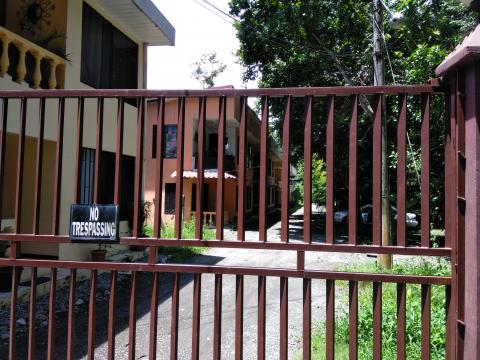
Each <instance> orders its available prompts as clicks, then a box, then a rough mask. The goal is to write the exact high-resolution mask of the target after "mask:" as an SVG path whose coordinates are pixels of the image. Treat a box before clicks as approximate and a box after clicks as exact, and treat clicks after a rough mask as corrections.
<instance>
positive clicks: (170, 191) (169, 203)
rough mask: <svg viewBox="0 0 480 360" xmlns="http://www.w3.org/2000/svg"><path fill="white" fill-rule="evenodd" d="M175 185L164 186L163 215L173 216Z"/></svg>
mask: <svg viewBox="0 0 480 360" xmlns="http://www.w3.org/2000/svg"><path fill="white" fill-rule="evenodd" d="M175 188H176V184H175V183H167V184H165V211H164V212H165V214H170V215H171V214H175V192H176V189H175Z"/></svg>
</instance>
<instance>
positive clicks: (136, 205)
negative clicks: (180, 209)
mask: <svg viewBox="0 0 480 360" xmlns="http://www.w3.org/2000/svg"><path fill="white" fill-rule="evenodd" d="M137 107H138V108H137V144H136V145H137V148H136V152H135V185H134V186H135V189H134V199H133V231H132V235H133V237H134V238H137V237H139V236H141V234H142V230H141V229H140V227H141V226H142V225H143V224H142V223H141V220H142V219H141V212H143V208H142V209H141V208H140V207H141V205H142V193H143V191H142V175H143V174H142V172H143V140H144V136H143V135H144V134H143V132H144V129H145V128H144V126H145V121H144V110H145V109H144V108H145V98H143V97H142V98H138V99H137Z"/></svg>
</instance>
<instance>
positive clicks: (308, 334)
mask: <svg viewBox="0 0 480 360" xmlns="http://www.w3.org/2000/svg"><path fill="white" fill-rule="evenodd" d="M311 343H312V279H303V359H305V360H310V358H311V354H312V346H311Z"/></svg>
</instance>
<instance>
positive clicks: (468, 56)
mask: <svg viewBox="0 0 480 360" xmlns="http://www.w3.org/2000/svg"><path fill="white" fill-rule="evenodd" d="M478 59H480V24H479V25H477V27H476V28H475V30H473V31H472V32H471V33H470V35H468V36H467V37H466V38H465V39H464V40H463V42H462V43H461V44H460V45H458V46H457V47H456V48H455V50H454V51H453V52H451V53H450V54H449V55H448V56H447V57H446V58H445V60H443V61H442V63H441V64H440V65H439V66H438V67H437V68H436V69H435V74H436V75H437V76H441V75H443V74H445V73H446V72H447V71H450V70H453V69H455V68H457V67H458V66H460V65H464V64H467V63H469V62H472V61H474V60H478Z"/></svg>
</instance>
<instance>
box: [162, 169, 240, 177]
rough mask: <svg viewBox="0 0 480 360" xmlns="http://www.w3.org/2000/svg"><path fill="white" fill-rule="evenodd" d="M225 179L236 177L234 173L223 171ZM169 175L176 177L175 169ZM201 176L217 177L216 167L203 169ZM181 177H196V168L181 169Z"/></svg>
mask: <svg viewBox="0 0 480 360" xmlns="http://www.w3.org/2000/svg"><path fill="white" fill-rule="evenodd" d="M224 176H225V179H236V178H237V177H236V176H235V175H232V174H229V173H227V172H226V173H225V174H224ZM170 177H172V178H175V177H177V171H176V170H175V171H174V172H173V173H172V174H171V175H170ZM203 177H204V178H205V179H218V171H217V170H216V169H213V170H211V169H209V170H203ZM183 178H184V179H196V178H197V170H184V171H183Z"/></svg>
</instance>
